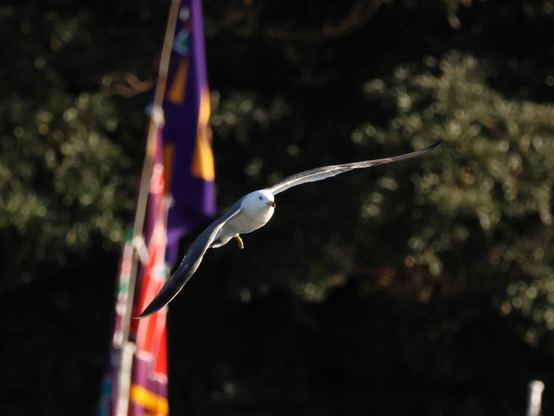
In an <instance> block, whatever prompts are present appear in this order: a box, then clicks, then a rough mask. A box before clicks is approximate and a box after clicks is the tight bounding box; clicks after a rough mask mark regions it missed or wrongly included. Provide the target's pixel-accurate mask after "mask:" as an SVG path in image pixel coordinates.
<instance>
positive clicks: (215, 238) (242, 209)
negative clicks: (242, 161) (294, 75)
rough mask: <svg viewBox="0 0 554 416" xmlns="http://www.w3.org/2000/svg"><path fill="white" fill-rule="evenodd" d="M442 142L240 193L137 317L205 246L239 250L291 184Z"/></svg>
mask: <svg viewBox="0 0 554 416" xmlns="http://www.w3.org/2000/svg"><path fill="white" fill-rule="evenodd" d="M441 143H442V140H439V141H437V142H436V143H435V144H433V145H431V146H429V147H427V148H425V149H422V150H418V151H415V152H411V153H407V154H404V155H400V156H394V157H389V158H385V159H376V160H366V161H363V162H354V163H346V164H343V165H331V166H324V167H321V168H316V169H311V170H307V171H304V172H300V173H297V174H296V175H292V176H289V177H286V178H285V179H282V180H281V181H279V182H277V183H276V184H275V185H273V186H272V187H270V188H266V189H261V190H258V191H254V192H251V193H249V194H247V195H245V196H243V197H242V198H241V199H239V200H238V201H237V202H236V203H235V204H234V205H233V206H232V207H231V208H230V209H229V210H228V211H227V212H226V213H225V215H223V216H222V217H221V218H219V219H217V220H215V221H214V222H213V223H212V224H211V225H210V226H209V227H208V228H206V229H205V230H204V231H203V232H202V234H200V235H199V236H198V238H197V239H196V240H194V242H193V243H192V245H191V246H190V248H189V249H188V251H187V254H186V255H185V258H184V259H183V261H182V262H181V264H180V265H179V267H178V268H177V270H176V271H175V273H174V274H173V275H172V276H171V277H170V278H169V280H168V281H167V282H165V284H164V285H163V287H162V288H161V289H160V291H159V292H158V294H157V295H156V297H155V298H154V299H153V300H152V302H150V304H149V305H148V306H147V307H146V309H145V310H144V311H143V312H142V313H141V314H140V315H139V316H137V317H136V319H139V318H146V317H147V316H150V315H152V314H154V313H156V312H157V311H159V310H160V309H161V308H163V307H164V306H165V305H167V304H168V303H169V302H171V301H172V300H173V298H174V297H175V296H177V294H178V293H179V292H180V291H181V289H182V288H183V286H185V284H186V283H187V282H188V280H189V279H190V278H191V277H192V275H193V274H194V272H196V269H198V266H200V262H201V261H202V257H204V254H205V253H206V251H207V250H208V248H217V247H221V246H223V245H225V244H227V243H228V242H229V241H230V240H231V239H233V238H234V239H236V241H237V243H238V245H239V247H240V248H241V249H242V248H244V243H243V241H242V239H241V237H240V235H241V234H248V233H251V232H252V231H256V230H257V229H258V228H261V227H263V226H264V225H265V224H267V222H268V221H269V220H270V219H271V217H272V216H273V212H274V211H275V206H276V205H275V195H277V194H280V193H281V192H283V191H286V190H287V189H290V188H292V187H294V186H298V185H302V184H304V183H308V182H316V181H321V180H323V179H327V178H331V177H333V176H336V175H339V174H341V173H344V172H348V171H350V170H353V169H363V168H369V167H372V166H378V165H385V164H387V163H393V162H400V161H402V160H408V159H413V158H415V157H419V156H422V155H424V154H425V153H428V152H430V151H431V150H433V149H435V148H436V147H438V146H439V145H440V144H441Z"/></svg>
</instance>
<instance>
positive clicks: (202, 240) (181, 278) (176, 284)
mask: <svg viewBox="0 0 554 416" xmlns="http://www.w3.org/2000/svg"><path fill="white" fill-rule="evenodd" d="M241 201H242V198H241V199H240V200H239V201H238V202H237V203H236V204H235V205H233V206H232V207H231V208H230V209H229V211H227V212H226V213H225V215H224V216H223V217H221V218H219V219H217V220H215V221H214V222H213V223H212V224H211V225H210V226H209V227H208V228H206V229H205V230H204V231H203V232H202V234H200V235H199V236H198V237H197V238H196V240H194V242H193V243H192V245H191V246H190V248H189V249H188V251H187V254H186V255H185V258H184V259H183V261H182V262H181V264H180V265H179V267H178V268H177V270H176V271H175V273H173V275H172V276H171V277H170V278H169V280H168V281H167V282H165V284H164V285H163V287H162V288H161V289H160V291H159V292H158V294H157V295H156V297H155V298H154V299H153V300H152V302H150V304H149V305H148V306H147V307H146V309H144V311H143V312H142V313H141V314H140V315H139V316H137V317H136V318H146V317H147V316H150V315H152V314H153V313H156V312H158V311H159V310H160V309H161V308H163V307H164V306H165V305H167V304H168V303H169V302H171V301H172V300H173V298H174V297H175V296H177V294H178V293H179V292H180V291H181V289H182V288H183V286H185V284H186V283H187V282H188V280H189V279H190V278H191V277H192V275H193V274H194V272H195V271H196V269H198V266H200V263H201V262H202V258H203V257H204V254H205V253H206V250H208V248H209V247H210V246H211V244H212V243H213V241H214V239H215V237H216V235H217V233H218V231H219V230H220V229H221V227H223V226H224V225H225V223H226V222H227V221H229V220H230V219H231V218H233V217H234V216H235V215H237V214H238V213H240V211H241V210H240V203H241Z"/></svg>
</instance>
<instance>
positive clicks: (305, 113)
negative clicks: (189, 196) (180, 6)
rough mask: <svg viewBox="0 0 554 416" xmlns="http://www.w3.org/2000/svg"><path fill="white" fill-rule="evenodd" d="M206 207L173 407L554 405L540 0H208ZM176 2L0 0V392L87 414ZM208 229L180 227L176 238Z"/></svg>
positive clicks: (519, 408)
mask: <svg viewBox="0 0 554 416" xmlns="http://www.w3.org/2000/svg"><path fill="white" fill-rule="evenodd" d="M203 7H204V24H205V35H206V52H207V60H208V73H209V74H208V75H209V83H210V89H211V97H210V98H211V105H212V119H211V121H212V128H213V133H214V142H213V146H214V154H215V162H216V186H217V200H218V210H219V212H220V213H223V212H225V210H226V209H227V208H229V207H230V206H231V205H232V204H233V203H234V202H235V201H236V200H237V199H238V198H240V197H241V196H242V195H244V194H246V193H248V192H250V191H252V190H255V189H259V188H263V187H266V186H268V185H270V184H272V183H274V182H276V181H277V180H278V179H279V178H281V177H284V176H287V175H290V174H293V173H297V172H299V171H302V170H306V169H310V168H313V167H317V166H322V165H328V164H336V163H347V162H352V161H358V160H365V159H373V158H379V157H386V156H390V155H397V154H401V153H405V152H409V151H412V150H414V149H420V148H423V147H425V146H428V145H430V144H432V143H433V142H435V141H436V140H438V139H444V140H445V143H443V145H442V146H441V147H440V148H438V149H437V150H435V151H433V152H432V153H430V154H428V155H426V156H425V157H422V158H420V159H416V160H411V161H408V162H404V163H401V164H395V165H387V166H383V167H377V168H373V169H368V170H364V171H355V172H351V173H348V174H345V175H343V176H340V177H337V178H333V179H329V180H327V181H324V182H320V183H317V184H311V185H306V186H303V187H299V188H294V189H292V190H290V191H288V192H286V193H283V194H281V195H279V197H278V199H277V210H276V214H275V216H274V217H273V219H272V220H271V222H270V223H269V224H268V225H267V226H266V227H264V228H262V229H260V230H259V231H257V232H255V233H253V234H248V235H245V236H243V239H244V243H245V246H246V248H245V250H240V249H238V248H237V247H236V246H235V244H228V245H226V246H225V247H222V248H220V249H218V250H210V251H209V252H208V253H207V255H206V256H205V257H204V262H203V263H202V265H201V267H200V269H199V270H198V272H197V273H196V275H195V276H194V278H193V279H192V280H191V281H190V282H189V283H188V284H187V286H186V288H185V289H184V290H183V292H181V294H180V295H179V296H178V297H177V298H176V299H175V300H174V301H173V302H172V304H171V306H170V309H169V315H168V327H169V330H168V336H169V405H170V409H171V414H172V415H267V416H270V415H271V416H273V415H302V416H304V415H367V414H376V415H468V414H470V415H493V414H503V415H514V416H515V415H523V414H524V412H525V404H526V398H527V383H528V382H529V381H530V380H532V379H540V380H543V381H544V383H545V385H546V389H545V394H544V406H543V409H544V412H543V413H544V414H552V412H554V404H552V403H551V397H550V396H551V393H550V392H551V391H552V389H553V388H554V373H553V370H554V344H553V330H554V269H553V265H554V262H553V258H554V247H553V246H552V241H553V238H554V233H553V231H554V230H553V217H552V209H551V198H552V186H553V181H554V141H553V140H552V137H553V135H554V106H552V104H551V103H552V101H553V100H554V2H552V1H550V0H534V1H517V0H383V1H380V0H295V1H292V0H273V1H267V0H230V1H217V0H205V1H204V2H203ZM168 10H169V1H168V0H163V1H160V2H154V1H151V0H139V1H137V0H109V1H108V0H97V1H95V2H83V1H77V0H46V1H38V0H18V1H17V2H15V1H3V2H2V4H1V5H0V79H1V80H2V82H1V83H0V248H1V250H0V317H1V319H0V334H1V335H0V339H1V340H0V374H1V375H2V376H1V377H0V414H2V415H10V416H11V415H32V414H42V415H94V414H96V408H97V404H98V398H99V390H100V381H101V378H102V375H103V372H104V369H105V366H106V362H107V359H108V347H109V342H110V337H111V329H112V319H113V318H112V316H113V310H114V302H115V292H114V291H115V279H116V273H117V266H118V261H119V257H120V253H121V247H122V242H123V240H124V237H125V236H124V234H125V232H124V230H125V225H126V223H127V222H128V220H129V219H130V217H131V213H132V210H133V207H134V198H135V193H136V192H135V191H136V184H137V180H138V177H139V174H140V169H141V165H142V161H143V157H144V149H145V136H146V126H147V119H146V115H145V113H144V108H145V106H146V105H147V103H148V101H149V98H150V94H149V91H150V88H151V87H152V81H153V78H154V77H155V74H156V70H157V65H158V59H159V54H160V51H161V46H162V41H163V36H164V30H165V24H166V19H167V14H168ZM200 231H201V230H197V231H196V232H195V233H193V234H191V235H189V236H187V237H185V238H184V239H183V241H182V244H181V250H182V252H183V253H184V252H185V250H186V248H187V247H188V245H189V244H190V243H191V242H192V241H193V239H194V238H195V237H196V236H197V235H198V233H199V232H200Z"/></svg>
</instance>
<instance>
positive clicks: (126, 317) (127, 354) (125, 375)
mask: <svg viewBox="0 0 554 416" xmlns="http://www.w3.org/2000/svg"><path fill="white" fill-rule="evenodd" d="M179 4H180V0H172V2H171V6H170V9H169V17H168V19H167V26H166V31H165V38H164V43H163V48H162V55H161V58H160V66H159V69H158V81H157V83H156V90H155V94H154V103H153V107H152V113H151V115H150V123H149V126H148V135H147V141H146V156H145V158H144V164H143V166H142V174H141V178H140V188H139V194H138V198H137V207H136V210H135V221H134V228H133V257H132V263H131V272H130V278H129V287H128V295H127V302H126V308H125V312H124V314H123V319H122V321H123V322H122V335H123V337H122V338H123V343H122V349H121V360H120V364H119V371H118V373H119V374H118V397H117V405H116V416H127V413H128V409H129V388H130V384H131V370H132V364H133V354H134V352H135V350H136V346H135V344H134V343H133V342H132V341H129V328H130V324H131V313H132V310H133V300H134V294H135V286H136V280H137V271H138V261H139V255H138V245H139V244H140V242H142V244H144V239H143V235H142V232H143V227H144V220H145V217H146V204H147V202H148V193H149V189H150V177H151V175H152V165H153V161H154V156H155V153H156V140H157V133H158V130H159V129H160V128H161V127H162V126H163V110H162V103H163V99H164V94H165V88H166V84H167V73H168V69H169V59H170V57H171V48H172V45H173V38H174V35H175V27H176V24H177V17H178V15H179Z"/></svg>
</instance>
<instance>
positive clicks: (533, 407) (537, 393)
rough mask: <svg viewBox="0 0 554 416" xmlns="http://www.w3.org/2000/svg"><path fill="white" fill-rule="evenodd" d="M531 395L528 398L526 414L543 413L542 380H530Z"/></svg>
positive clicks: (536, 415) (534, 415) (527, 415)
mask: <svg viewBox="0 0 554 416" xmlns="http://www.w3.org/2000/svg"><path fill="white" fill-rule="evenodd" d="M528 386H529V397H528V399H527V412H526V413H525V416H539V415H540V414H541V399H542V392H543V390H544V383H543V382H542V381H540V380H533V381H530V382H529V385H528Z"/></svg>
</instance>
